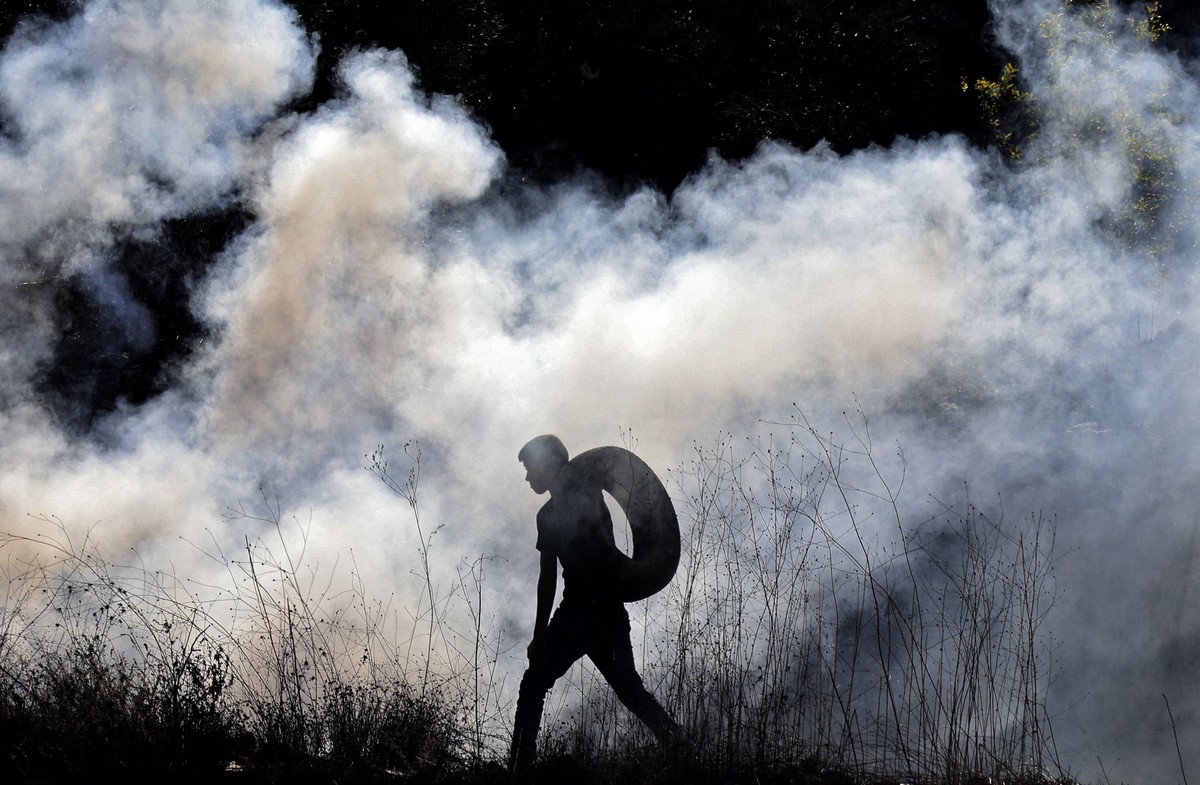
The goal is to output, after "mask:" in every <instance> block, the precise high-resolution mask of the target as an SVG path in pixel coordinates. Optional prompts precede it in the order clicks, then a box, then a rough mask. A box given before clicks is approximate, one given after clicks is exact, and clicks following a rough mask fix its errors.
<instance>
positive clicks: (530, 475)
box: [525, 461, 558, 494]
mask: <svg viewBox="0 0 1200 785" xmlns="http://www.w3.org/2000/svg"><path fill="white" fill-rule="evenodd" d="M557 469H558V467H556V466H553V465H551V463H550V462H549V461H527V462H525V482H527V483H529V487H530V488H532V489H533V492H534V493H536V494H543V493H545V492H546V491H548V490H550V482H551V481H552V480H553V479H554V475H555V474H557V473H558V472H557Z"/></svg>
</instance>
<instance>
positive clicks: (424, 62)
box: [0, 0, 1005, 431]
mask: <svg viewBox="0 0 1200 785" xmlns="http://www.w3.org/2000/svg"><path fill="white" fill-rule="evenodd" d="M291 5H292V6H293V7H294V8H295V9H296V11H297V13H298V14H299V17H300V20H301V22H302V23H303V25H304V26H305V27H306V28H307V29H308V30H310V31H311V32H312V33H313V34H314V35H315V36H316V37H317V39H318V40H319V43H320V58H319V62H318V77H317V81H316V83H315V85H314V87H313V90H312V92H311V94H309V95H308V96H305V97H304V98H302V99H301V100H300V101H298V103H297V104H296V106H294V107H293V109H295V110H297V111H307V110H311V109H313V108H315V107H316V106H318V105H319V104H321V103H322V102H324V101H326V100H328V99H329V98H330V97H332V96H333V95H335V93H336V91H337V76H336V68H337V64H338V62H339V61H340V59H341V58H342V56H343V55H344V54H345V53H346V52H348V51H351V50H354V49H361V48H367V47H375V46H382V47H388V48H398V49H401V50H403V51H404V52H405V54H406V55H407V57H408V58H409V60H410V62H411V63H412V64H413V66H414V67H415V69H416V70H417V73H418V77H419V80H420V83H421V86H422V87H423V88H424V89H426V90H429V91H433V92H438V93H445V94H448V95H453V96H458V97H459V99H460V100H461V101H462V102H463V103H464V104H465V105H466V106H467V107H468V108H469V109H470V111H471V112H472V113H473V114H474V115H475V116H476V117H477V118H478V119H479V120H480V121H481V122H483V123H484V124H486V125H487V126H488V127H489V129H490V130H491V132H492V134H493V135H494V138H495V139H496V140H497V142H498V143H499V144H500V145H501V147H502V148H503V149H504V151H505V153H506V155H507V156H508V158H509V160H510V163H511V164H512V166H513V167H514V169H515V171H518V172H520V173H521V175H522V176H524V177H529V178H534V179H537V180H542V181H549V180H554V179H556V178H560V177H563V176H566V175H568V174H570V173H571V172H574V171H576V170H578V169H581V168H586V169H588V170H591V171H595V172H598V173H599V174H600V175H602V176H603V177H604V178H606V179H607V180H608V181H609V182H611V183H612V184H613V186H614V187H615V188H617V189H618V190H620V189H624V188H627V187H629V186H631V185H635V184H638V183H649V184H652V185H654V186H656V187H658V188H660V189H662V190H663V191H666V192H670V191H671V190H672V189H674V187H675V186H676V185H678V183H679V182H680V181H681V180H682V179H683V178H684V177H686V176H687V175H688V174H689V173H691V172H693V171H695V170H696V169H698V168H699V167H700V166H701V165H702V164H703V163H704V161H705V158H706V156H707V155H708V154H709V152H710V151H711V150H715V151H717V152H718V153H720V154H721V155H723V156H726V157H730V158H738V157H742V156H745V155H748V154H750V153H751V152H753V151H754V149H755V148H756V146H757V145H758V144H759V143H760V142H762V141H763V140H765V139H777V140H782V141H787V142H790V143H792V144H794V145H796V146H798V147H800V148H808V147H811V146H812V145H814V144H816V143H817V142H819V141H821V140H827V141H828V142H829V144H831V145H832V146H833V148H834V149H835V150H838V151H842V152H846V151H850V150H853V149H857V148H861V147H864V146H866V145H869V144H881V145H887V144H889V143H890V142H891V141H892V140H893V139H894V138H895V137H897V136H912V137H921V136H925V135H928V134H930V133H951V132H959V133H965V134H967V135H968V136H969V137H970V138H972V139H974V140H976V141H977V142H979V143H980V144H987V143H988V141H989V137H988V129H987V126H986V122H985V120H984V119H983V118H982V117H981V115H980V113H979V111H978V108H977V105H976V101H975V99H974V97H973V96H971V95H968V94H966V93H964V91H963V90H962V89H961V83H962V79H963V78H975V77H978V76H989V75H993V74H995V73H998V71H999V69H1000V67H1001V66H1002V65H1003V63H1004V62H1005V57H1004V55H1003V53H1001V52H998V51H997V50H996V48H995V47H994V45H993V43H992V41H991V37H990V34H989V32H988V23H987V10H986V2H985V0H969V1H968V2H964V0H932V1H925V0H921V1H918V0H854V1H853V2H836V3H830V2H824V0H821V1H818V0H802V1H796V0H793V1H792V2H777V1H776V0H771V1H770V2H766V1H764V0H756V1H755V2H745V3H721V2H694V1H693V0H652V1H651V2H640V3H631V2H624V1H618V0H586V2H580V3H566V4H564V3H558V2H551V1H550V0H452V1H449V2H441V1H435V0H397V2H383V0H338V1H337V2H332V1H331V0H293V2H292V3H291ZM80 6H81V3H80V2H79V1H78V0H27V2H19V3H5V4H3V5H2V6H0V37H3V38H5V39H6V38H7V36H8V35H9V33H10V32H11V31H12V30H13V29H14V27H15V25H17V24H18V23H19V22H21V20H26V23H31V22H30V21H29V20H31V19H38V18H41V19H62V18H65V17H67V16H69V15H70V14H71V13H73V12H74V11H76V10H77V9H78V8H79V7H80ZM232 196H233V198H232V199H231V200H230V201H229V203H228V204H227V205H226V206H225V208H223V209H220V210H217V211H214V212H213V213H210V214H208V215H204V216H195V217H189V218H186V219H181V220H179V221H176V222H172V223H168V224H167V225H165V226H163V227H162V229H161V231H160V233H159V237H158V238H157V239H156V240H155V241H153V242H147V241H143V240H137V239H134V238H133V237H132V235H130V236H128V237H127V239H126V240H125V241H124V242H123V243H122V244H121V247H120V248H118V249H117V251H116V254H117V256H118V262H117V263H116V265H115V266H114V276H115V277H116V278H123V279H124V281H123V285H124V286H125V287H126V288H127V290H128V296H129V299H130V300H131V301H132V302H134V303H137V304H138V305H139V306H140V308H141V313H140V314H139V319H137V320H135V321H134V322H132V323H130V322H128V321H125V320H123V319H120V318H114V315H113V314H112V313H111V312H109V311H106V303H105V301H104V299H103V298H102V297H98V296H97V293H96V285H95V282H94V281H88V280H84V279H82V278H81V277H78V276H74V277H70V276H63V277H60V278H53V279H51V280H47V281H42V282H40V286H42V287H51V288H53V290H54V294H53V297H52V298H51V299H52V302H53V308H54V312H55V316H54V319H55V322H56V323H57V324H58V326H59V328H60V329H59V330H58V334H59V335H61V338H60V339H59V341H58V344H57V346H55V347H54V353H53V356H52V357H50V358H49V359H48V360H47V361H46V363H45V365H44V368H43V370H42V373H41V374H40V376H39V378H38V383H37V387H38V390H39V391H40V393H41V394H42V395H43V396H44V397H45V399H46V401H47V403H48V404H49V405H50V406H51V407H52V408H53V409H54V410H55V411H56V412H58V413H59V415H60V416H61V418H62V420H63V421H64V423H65V424H68V425H71V426H73V427H75V428H77V429H80V430H84V431H86V430H88V429H89V428H90V427H91V425H92V424H93V422H94V420H95V418H96V417H97V416H98V415H102V414H104V413H106V412H108V411H110V410H112V409H113V408H115V407H116V406H118V405H120V403H121V402H123V401H124V402H127V403H129V404H134V405H137V404H140V403H142V402H144V401H146V400H148V399H150V398H153V397H154V396H155V395H157V394H159V393H160V392H162V391H163V390H165V389H167V388H168V387H169V386H170V384H171V381H172V378H171V373H170V372H171V369H172V367H174V366H175V365H177V364H178V363H179V362H180V361H182V360H184V359H186V358H187V357H188V356H189V355H190V354H191V352H192V351H193V349H194V347H195V345H196V344H197V342H198V341H199V340H201V339H202V338H203V337H204V333H203V328H202V327H201V326H200V325H199V324H197V322H196V320H195V319H194V318H193V317H192V316H191V315H190V312H189V309H188V293H187V289H188V281H189V280H191V279H195V278H198V277H202V276H203V275H204V273H205V271H206V270H207V268H208V266H209V265H210V264H211V259H212V256H213V254H214V253H215V252H216V251H218V250H220V248H222V247H223V246H224V244H225V243H226V242H228V240H229V239H230V238H231V237H232V236H233V235H235V234H236V233H237V231H238V230H239V229H240V228H241V227H243V226H244V225H245V223H246V220H247V218H248V216H247V215H246V213H245V212H244V208H243V206H242V205H240V204H239V202H238V199H237V195H236V194H234V195H232ZM115 228H116V229H117V230H118V231H117V234H118V235H120V229H121V228H120V227H115ZM143 229H144V228H143ZM30 294H35V293H34V292H32V291H31V292H30ZM131 333H132V334H131Z"/></svg>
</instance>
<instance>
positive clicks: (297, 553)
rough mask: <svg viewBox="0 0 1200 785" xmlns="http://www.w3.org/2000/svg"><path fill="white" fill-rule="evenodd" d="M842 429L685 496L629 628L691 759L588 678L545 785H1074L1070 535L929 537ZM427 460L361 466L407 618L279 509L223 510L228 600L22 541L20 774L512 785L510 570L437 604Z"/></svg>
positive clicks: (10, 738)
mask: <svg viewBox="0 0 1200 785" xmlns="http://www.w3.org/2000/svg"><path fill="white" fill-rule="evenodd" d="M845 429H846V434H847V436H848V439H849V444H848V445H839V444H835V443H833V442H831V441H830V440H829V437H828V436H822V435H818V434H817V433H816V432H815V431H814V430H813V429H811V428H810V427H808V425H807V424H806V422H805V421H804V418H803V417H802V416H799V415H797V417H796V418H795V419H794V420H793V421H792V423H791V424H790V425H787V426H785V427H784V429H783V430H784V434H783V435H782V436H781V437H779V438H778V439H777V440H772V441H771V442H770V443H751V442H741V443H738V442H736V441H735V440H733V439H731V438H728V437H724V438H721V439H719V440H718V441H717V442H716V443H715V444H714V445H713V446H711V447H701V446H697V448H696V451H695V454H694V456H693V458H692V460H691V461H690V462H688V463H687V464H685V465H683V466H681V467H680V468H679V469H678V470H677V471H676V472H674V473H673V474H672V483H673V486H674V490H673V494H674V495H675V496H676V498H677V502H676V503H677V507H678V509H679V512H680V520H681V524H682V526H681V528H682V530H683V533H684V543H683V546H684V547H683V562H682V564H681V567H680V572H679V574H678V575H677V577H676V579H675V581H674V582H673V584H672V585H671V586H670V587H669V588H668V589H667V590H666V591H665V592H664V593H662V594H660V595H657V596H656V597H655V598H652V599H651V600H650V601H648V602H646V603H639V604H635V605H634V606H631V609H632V611H633V618H634V620H635V624H637V625H639V627H640V628H641V629H642V630H644V632H643V633H641V634H639V635H636V636H635V638H636V639H638V640H640V641H641V647H642V648H643V649H644V653H643V654H642V656H641V657H639V659H640V660H641V661H642V672H643V676H644V678H645V679H646V681H647V683H648V684H649V685H650V686H651V688H652V689H653V690H654V691H655V692H656V693H657V694H658V695H660V696H661V697H662V698H663V699H664V701H665V704H666V705H667V707H668V708H669V710H670V711H671V712H672V713H673V714H674V715H675V716H676V717H677V719H678V720H679V721H680V723H681V725H682V726H683V727H684V728H685V732H686V741H685V743H684V744H683V745H682V746H681V747H680V748H678V749H675V750H671V751H666V752H664V751H660V750H659V749H658V748H657V747H655V746H654V744H653V741H652V739H651V738H650V737H649V735H648V733H647V732H646V731H645V730H644V729H643V728H641V727H640V726H637V724H636V721H634V720H633V719H632V718H631V716H630V715H629V714H628V712H626V711H624V710H623V709H622V708H621V707H620V706H618V705H617V704H616V701H615V699H614V698H613V696H612V694H611V691H609V690H608V689H607V688H606V687H605V686H604V684H603V681H602V680H600V679H599V678H597V677H596V676H595V675H594V674H591V673H590V671H589V670H588V669H587V668H584V669H576V670H573V671H572V672H571V673H570V674H569V675H568V677H567V679H566V680H565V681H564V682H561V683H560V684H559V685H558V686H557V687H556V690H555V692H554V693H553V694H552V700H551V702H550V705H549V706H548V709H547V724H546V725H547V730H546V731H544V732H543V743H542V751H543V754H542V759H541V762H540V764H539V766H538V767H537V768H536V769H535V770H534V771H533V773H532V774H531V775H530V778H531V779H532V781H541V782H565V781H568V780H571V781H577V782H582V783H588V782H595V783H610V782H611V783H616V782H637V783H701V784H703V783H743V782H744V783H764V782H780V783H782V782H793V783H847V784H849V783H867V782H871V783H898V782H914V781H919V782H927V783H947V784H959V783H974V782H982V781H985V780H984V778H986V777H991V778H993V779H992V781H994V782H1007V783H1032V782H1050V781H1057V780H1059V779H1060V778H1062V777H1063V774H1064V773H1063V772H1061V771H1059V770H1058V768H1057V766H1056V763H1055V751H1054V744H1053V732H1052V726H1051V722H1050V719H1051V718H1050V716H1049V710H1048V707H1047V706H1046V704H1045V694H1046V690H1047V688H1048V686H1049V684H1050V681H1051V680H1052V678H1053V675H1054V664H1053V661H1052V659H1051V655H1052V649H1053V641H1052V640H1051V638H1050V637H1049V635H1048V633H1047V632H1046V631H1045V630H1044V629H1043V626H1042V622H1043V619H1044V617H1045V614H1046V613H1047V612H1048V610H1049V608H1050V606H1051V605H1052V603H1053V602H1054V600H1055V589H1054V583H1053V570H1054V563H1055V558H1056V557H1055V554H1054V550H1053V546H1054V530H1053V526H1052V525H1051V524H1050V522H1048V521H1046V520H1043V519H1040V518H1029V519H1025V520H1020V521H1007V520H1004V519H1002V518H994V517H990V516H989V515H987V514H985V513H984V512H983V511H982V510H980V509H979V508H977V507H976V506H974V505H973V504H972V503H971V502H970V500H969V498H967V497H966V496H964V497H963V499H962V500H961V503H959V504H954V505H950V504H941V503H939V502H934V503H931V504H930V505H928V506H927V508H926V510H925V511H924V512H920V513H916V514H914V513H913V512H912V510H911V509H909V510H907V511H906V509H905V508H906V507H907V505H906V504H905V503H903V502H902V501H901V500H900V498H899V497H898V495H897V494H898V489H899V487H900V486H901V485H902V484H903V475H904V471H905V468H906V467H905V464H904V460H903V456H902V455H901V454H899V453H893V454H891V455H880V454H879V453H877V451H876V447H875V445H874V444H873V443H872V436H871V432H870V429H869V427H868V423H867V422H866V420H865V418H863V417H862V416H861V415H857V416H853V417H850V418H848V419H847V420H846V424H845ZM405 461H406V469H407V471H406V473H403V472H402V473H399V474H395V475H394V474H393V473H392V472H391V470H390V469H389V465H388V462H387V461H386V460H385V459H384V455H383V452H382V449H381V450H380V451H378V452H377V453H375V454H374V455H372V456H370V459H369V464H368V469H369V470H371V471H372V472H374V473H375V474H376V475H377V476H378V477H379V478H380V479H381V480H382V481H383V482H385V483H386V484H387V485H388V487H389V488H391V490H392V491H393V492H394V493H395V494H396V495H397V498H398V500H400V501H401V502H402V503H403V504H404V505H406V506H407V508H408V514H409V516H410V517H409V526H411V527H412V529H413V531H415V534H416V539H417V542H418V543H419V544H418V547H417V556H418V557H419V558H418V559H417V560H416V562H415V564H416V565H417V566H416V567H415V568H414V569H413V571H412V573H411V574H412V576H413V577H414V578H415V579H416V580H415V582H414V583H413V587H412V589H411V591H413V592H415V594H413V595H410V596H407V598H406V600H405V605H404V607H402V608H392V607H390V606H389V604H388V603H387V602H380V601H378V600H376V599H373V598H372V597H371V596H370V595H369V593H368V590H367V587H366V586H364V585H363V583H362V581H361V579H360V578H359V577H358V575H357V574H356V573H355V572H353V571H351V572H350V573H349V575H339V574H337V573H336V572H335V571H331V570H329V569H328V568H326V569H322V568H321V566H320V565H317V564H313V563H311V562H310V561H309V560H307V559H306V558H305V549H306V548H307V547H308V546H309V545H310V543H309V542H308V535H307V531H306V530H305V529H304V527H303V526H302V525H300V524H299V523H297V522H296V521H295V520H289V519H287V518H285V517H283V516H281V510H280V505H279V502H278V500H276V499H274V498H272V497H271V496H270V495H269V494H264V495H263V496H262V497H261V498H260V499H259V500H258V501H257V502H256V503H255V504H252V505H247V506H243V505H238V506H237V507H236V508H234V509H231V510H230V513H229V518H230V519H231V521H235V522H241V523H245V524H252V525H253V526H256V527H257V528H258V529H259V530H260V531H262V532H263V535H262V537H261V538H260V539H257V540H251V539H248V540H246V541H245V542H244V543H243V544H242V545H241V546H239V548H238V551H237V552H235V553H230V552H226V551H224V550H222V548H221V547H220V546H219V545H218V542H217V540H216V538H210V539H209V541H208V545H207V546H206V547H205V548H204V551H203V553H204V555H205V556H206V557H207V559H208V560H209V563H210V564H211V565H213V566H214V569H213V570H212V571H210V572H209V574H208V575H207V576H182V575H174V574H168V573H162V572H157V571H150V570H148V569H146V568H145V567H143V566H141V565H140V564H138V563H136V560H135V561H134V563H132V564H118V563H114V562H112V561H109V560H107V559H106V558H105V557H104V555H103V554H102V552H101V550H100V549H99V547H98V546H97V545H96V544H94V543H92V542H90V541H88V540H87V539H84V540H82V541H80V540H78V539H76V540H72V539H71V536H70V535H69V533H68V530H67V528H66V527H64V526H62V525H61V524H59V523H58V522H56V521H54V520H52V519H44V520H42V521H41V523H42V524H43V531H42V532H40V536H38V537H36V538H34V539H30V538H19V537H13V536H6V537H3V538H2V539H0V552H2V553H3V554H4V562H3V563H4V564H5V565H6V570H5V576H4V588H5V590H6V593H5V596H4V602H3V604H0V775H3V776H5V778H6V779H7V781H19V782H59V781H67V780H72V779H76V778H78V777H87V778H103V777H106V776H107V777H111V776H117V775H119V776H122V777H125V778H134V779H143V780H153V779H155V778H159V777H164V776H167V775H168V774H169V775H170V776H171V777H174V778H182V779H185V780H190V781H196V782H212V781H216V780H218V779H221V778H225V779H229V780H230V781H238V782H283V781H306V782H343V783H344V782H394V781H397V780H403V781H416V782H470V783H479V782H508V781H515V780H514V779H513V778H510V776H509V774H508V773H507V772H506V771H504V770H503V769H502V767H501V766H500V764H499V762H498V761H500V760H502V759H503V756H504V752H505V749H506V743H507V735H508V733H509V732H510V731H511V713H512V705H511V701H510V700H509V698H508V697H507V693H506V692H505V691H504V687H503V684H502V681H501V679H500V674H501V673H502V672H503V669H506V668H519V667H520V666H521V658H520V656H519V654H520V651H521V649H522V645H521V642H520V641H514V640H512V639H511V635H512V632H511V631H506V630H503V629H500V628H499V627H498V626H497V622H496V618H497V616H496V614H497V609H498V608H499V607H500V606H499V605H497V604H495V603H500V602H503V601H502V600H498V599H496V598H495V597H494V596H493V594H492V593H491V592H490V591H489V587H488V581H487V575H486V569H487V566H488V560H487V559H485V558H482V557H481V558H477V559H464V560H463V561H461V562H460V564H459V568H458V571H457V577H456V578H455V579H453V580H452V581H450V583H449V584H447V583H446V582H445V580H444V579H438V578H437V577H435V575H434V573H433V571H432V570H431V569H430V563H431V549H432V547H433V545H432V543H433V540H432V536H431V535H432V532H433V531H434V528H431V526H430V523H429V522H428V521H425V522H423V521H422V519H421V516H420V505H419V504H418V483H419V477H420V453H419V452H418V451H416V450H415V449H412V448H407V447H406V453H405ZM34 552H36V553H37V554H38V555H37V556H36V557H35V556H33V555H31V554H33V553H34ZM441 561H442V562H444V561H445V557H444V556H443V557H441ZM505 662H507V666H505V665H503V664H502V663H505ZM519 781H529V779H519Z"/></svg>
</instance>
